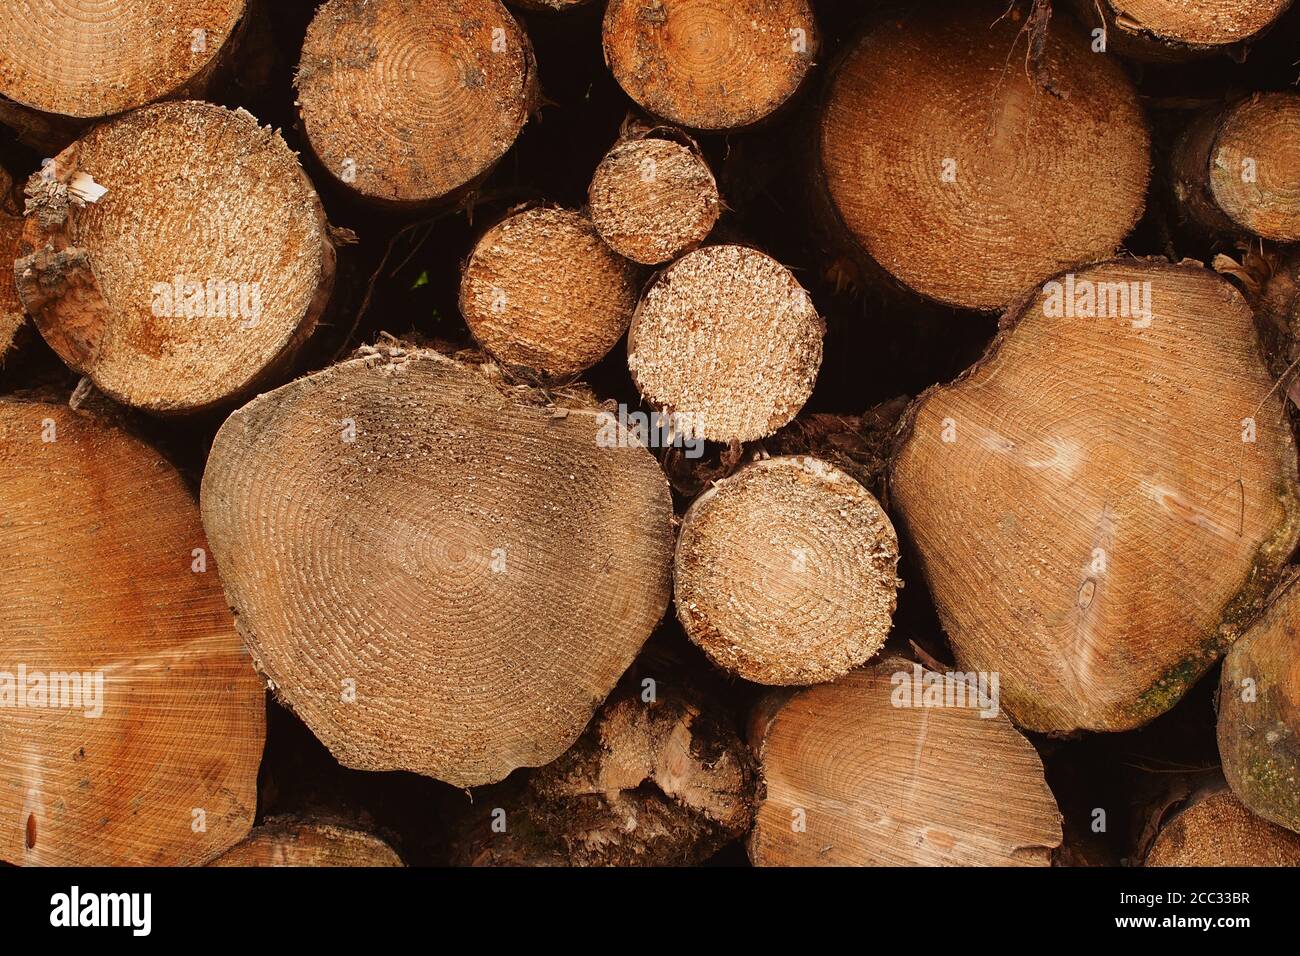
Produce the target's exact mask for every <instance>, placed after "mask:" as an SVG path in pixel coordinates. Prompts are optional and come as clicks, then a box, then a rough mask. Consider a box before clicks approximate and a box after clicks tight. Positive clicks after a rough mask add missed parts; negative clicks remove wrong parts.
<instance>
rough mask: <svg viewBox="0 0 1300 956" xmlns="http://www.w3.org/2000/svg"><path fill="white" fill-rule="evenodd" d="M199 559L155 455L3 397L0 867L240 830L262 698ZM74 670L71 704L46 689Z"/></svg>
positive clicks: (216, 847)
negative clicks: (98, 688)
mask: <svg viewBox="0 0 1300 956" xmlns="http://www.w3.org/2000/svg"><path fill="white" fill-rule="evenodd" d="M45 439H52V440H48V441H47V440H45ZM206 549H207V544H206V542H205V541H204V537H203V528H202V527H201V525H200V524H199V514H198V508H197V507H196V505H195V503H194V499H193V497H192V495H191V494H190V492H189V490H188V489H187V488H186V487H185V484H184V482H183V481H182V479H181V477H180V475H179V474H178V473H177V472H176V470H175V469H174V468H172V467H171V465H169V464H168V463H167V462H166V461H164V460H163V459H162V457H160V456H159V455H158V453H157V452H155V451H153V450H152V449H151V448H149V447H148V446H146V445H144V444H142V443H141V442H139V441H137V440H136V439H135V438H132V437H130V436H129V435H127V434H126V433H125V432H123V431H121V430H119V429H118V428H117V427H115V426H113V425H109V424H107V423H106V422H105V421H103V420H101V419H99V418H96V417H93V416H90V415H87V414H85V413H82V412H77V411H73V410H72V409H70V408H68V407H67V406H66V405H56V404H49V403H44V402H19V401H13V400H6V401H0V671H2V672H4V675H5V676H4V677H3V678H0V701H3V703H4V706H2V707H0V820H3V821H4V822H3V826H0V859H3V860H4V861H6V862H9V863H17V864H40V865H62V866H113V865H126V864H147V865H156V866H172V865H186V864H195V863H200V862H202V861H203V860H205V859H208V858H209V857H211V856H212V855H213V854H214V853H219V852H221V851H222V850H224V849H226V848H227V847H229V846H231V845H232V844H233V843H235V842H236V841H238V840H240V839H241V838H243V837H244V836H245V835H246V834H247V833H248V831H249V828H250V827H251V826H252V825H253V814H254V811H255V810H256V806H257V769H258V763H259V762H260V761H261V758H262V742H263V737H264V734H265V714H264V711H265V706H266V703H265V694H264V693H263V689H262V684H261V682H260V681H259V680H258V677H257V674H256V673H255V672H254V670H253V668H252V666H251V664H250V663H249V660H248V655H247V653H246V652H245V650H244V649H243V648H242V647H241V646H240V641H239V636H238V635H237V634H236V632H235V627H234V622H233V621H232V620H231V617H230V612H229V610H228V609H227V608H226V604H225V601H224V599H223V597H222V594H221V584H220V582H219V580H218V578H217V569H216V567H215V565H214V564H213V562H212V558H211V556H210V555H207V554H206ZM196 561H204V562H206V563H205V564H204V565H203V570H199V571H196V570H195V568H196V564H195V562H196ZM20 668H25V672H24V671H20ZM74 672H75V673H78V674H82V675H84V676H83V678H82V682H81V683H82V687H83V695H82V697H81V700H80V704H81V706H80V707H79V708H78V707H76V706H75V705H76V704H77V700H76V698H75V697H74V696H72V695H71V694H63V693H61V692H60V693H54V694H51V693H50V691H51V690H52V689H53V688H54V687H55V681H56V679H57V675H60V674H70V673H74ZM24 674H25V680H24V679H23V677H24ZM94 674H102V694H100V693H95V694H94V695H93V696H94V698H95V700H93V701H92V700H91V699H90V697H87V696H86V694H85V692H86V691H89V690H90V688H91V687H93V686H95V685H97V679H96V678H94V677H93V675H94ZM37 675H40V678H41V681H40V686H42V687H44V688H45V691H44V692H38V690H37V686H38V685H37V680H38V678H37ZM59 683H60V686H62V687H63V688H65V689H67V688H68V687H69V685H68V684H67V683H65V682H62V681H60V682H59ZM19 695H23V696H22V697H21V698H20V697H19ZM56 697H57V698H58V699H57V700H56V699H55V698H56ZM96 711H98V716H92V715H94V714H95V713H96Z"/></svg>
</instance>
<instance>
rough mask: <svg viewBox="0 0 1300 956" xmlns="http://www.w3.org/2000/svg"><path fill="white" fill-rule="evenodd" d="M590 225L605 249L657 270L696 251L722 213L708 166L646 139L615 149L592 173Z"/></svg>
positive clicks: (675, 145)
mask: <svg viewBox="0 0 1300 956" xmlns="http://www.w3.org/2000/svg"><path fill="white" fill-rule="evenodd" d="M588 197H589V201H590V204H591V219H592V222H594V223H595V224H596V228H597V230H599V231H600V235H601V238H603V239H604V240H605V241H606V242H607V243H609V247H610V248H611V249H613V250H614V251H615V252H617V253H618V254H619V255H622V256H626V257H627V258H629V259H631V260H633V261H634V262H640V263H644V264H646V265H657V264H659V263H662V262H668V261H669V260H670V259H675V258H677V257H678V256H679V255H681V254H682V253H683V252H687V251H689V250H691V249H694V248H695V247H696V246H698V245H699V244H700V243H701V242H703V241H704V239H705V237H706V236H708V234H709V231H710V230H711V229H712V228H713V224H714V223H715V222H717V221H718V215H719V213H721V212H722V202H721V200H720V198H719V196H718V184H717V183H716V182H715V181H714V179H713V173H712V172H711V171H710V169H709V164H708V163H707V162H705V160H704V157H703V156H701V155H700V154H699V152H698V151H697V150H694V149H692V148H691V147H690V146H689V145H688V144H687V143H685V142H677V141H675V140H673V139H666V138H661V137H659V136H653V135H651V136H645V137H642V138H639V139H629V140H626V141H623V142H620V143H618V144H617V145H616V146H615V147H614V148H613V149H611V150H610V151H609V152H608V153H606V154H605V158H604V159H602V160H601V161H600V165H599V166H597V167H596V174H595V175H594V176H593V177H592V180H591V188H590V190H589V191H588Z"/></svg>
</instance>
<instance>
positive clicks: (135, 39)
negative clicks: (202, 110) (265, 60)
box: [0, 0, 246, 119]
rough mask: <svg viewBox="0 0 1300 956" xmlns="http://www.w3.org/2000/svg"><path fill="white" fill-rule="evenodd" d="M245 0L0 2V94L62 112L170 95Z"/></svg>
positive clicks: (223, 35) (113, 108)
mask: <svg viewBox="0 0 1300 956" xmlns="http://www.w3.org/2000/svg"><path fill="white" fill-rule="evenodd" d="M245 6H246V0H199V2H194V3H186V4H183V5H182V4H177V3H174V2H172V0H133V2H122V0H114V2H109V3H98V4H93V5H88V4H77V3H50V2H42V3H37V4H30V3H27V4H18V3H7V4H2V5H0V97H4V98H6V99H9V100H12V101H13V102H15V103H18V104H21V105H23V106H26V107H28V108H30V109H34V110H39V111H40V112H42V113H49V114H53V115H54V116H58V117H72V118H80V119H91V118H96V117H101V116H110V115H112V114H114V113H121V112H123V111H125V110H129V109H133V108H135V107H137V106H142V105H144V104H145V103H151V102H153V101H154V100H158V99H162V98H164V97H166V96H169V95H172V94H174V93H176V92H178V91H180V90H182V89H183V88H186V87H187V85H188V84H190V83H191V82H193V81H194V80H195V78H196V77H198V76H200V75H201V74H202V73H204V72H205V71H206V70H207V69H209V68H210V66H211V65H212V63H213V62H214V61H215V59H216V58H217V57H218V55H219V54H220V53H221V52H222V50H223V48H224V47H225V45H226V41H227V40H229V39H230V37H231V35H232V34H233V33H234V32H235V28H236V26H237V25H238V24H239V21H240V20H241V18H242V17H243V16H244V8H245Z"/></svg>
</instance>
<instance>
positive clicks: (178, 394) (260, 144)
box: [13, 101, 335, 414]
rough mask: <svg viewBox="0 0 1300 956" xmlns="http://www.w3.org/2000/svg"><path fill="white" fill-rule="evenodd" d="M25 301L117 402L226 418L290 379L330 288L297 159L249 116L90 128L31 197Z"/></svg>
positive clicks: (325, 244) (148, 115)
mask: <svg viewBox="0 0 1300 956" xmlns="http://www.w3.org/2000/svg"><path fill="white" fill-rule="evenodd" d="M27 195H28V209H27V224H26V228H25V234H24V241H23V250H24V252H25V253H26V254H25V255H24V256H23V257H22V258H20V259H19V260H18V261H17V262H16V263H15V264H14V267H13V268H14V273H15V276H16V279H17V283H18V292H19V295H20V297H21V300H22V303H23V305H24V307H25V308H26V310H27V312H28V313H29V314H30V315H31V316H32V318H33V320H34V322H35V324H36V327H37V329H39V331H40V333H41V334H42V335H43V336H44V337H45V340H46V341H47V342H48V343H49V344H50V347H51V348H53V349H54V351H55V352H57V353H58V355H59V357H60V358H62V359H63V361H64V362H66V363H67V364H68V366H69V367H70V368H72V369H73V370H74V371H76V372H78V373H80V374H82V375H85V376H87V377H89V378H90V379H91V380H92V381H93V382H94V383H95V385H96V387H97V388H99V389H100V390H101V391H103V392H104V393H105V394H107V395H109V396H110V397H111V398H113V399H114V400H116V401H119V402H122V403H123V404H126V405H131V406H134V407H137V408H141V409H144V410H146V411H150V412H155V413H160V414H175V413H186V412H195V411H200V410H205V409H209V408H212V407H214V406H220V405H223V404H226V403H229V402H231V401H233V400H235V399H237V398H239V397H241V396H244V395H246V394H248V393H249V392H251V391H252V390H254V389H255V388H257V387H259V386H261V385H263V384H266V383H267V382H268V381H269V380H270V379H272V378H274V377H275V376H276V375H278V374H282V373H284V372H286V371H287V370H288V366H289V363H290V362H291V360H292V358H293V356H294V355H295V353H296V352H297V350H298V348H299V347H300V346H301V345H302V343H303V342H305V341H306V339H307V338H308V337H309V336H310V335H311V333H312V332H313V331H314V330H315V328H316V325H317V321H318V319H319V317H320V315H321V313H322V311H323V310H324V308H325V305H326V302H327V301H328V299H329V294H330V290H331V288H332V287H333V281H334V263H335V255H334V247H333V245H332V244H331V241H330V236H329V231H328V225H327V223H326V222H325V215H324V212H323V210H322V208H321V204H320V201H319V200H318V198H317V196H316V192H315V190H314V189H313V188H312V186H311V183H310V182H309V181H308V179H307V177H306V176H305V175H304V174H303V172H302V169H301V167H300V166H299V164H298V158H297V156H295V155H294V153H293V152H291V151H290V150H289V148H288V146H286V145H285V143H284V140H283V139H281V138H280V136H279V134H277V133H274V132H272V131H271V130H270V128H263V127H260V126H258V124H257V120H255V119H254V118H253V117H252V116H250V115H249V114H248V113H246V112H244V111H242V110H236V111H231V110H227V109H223V108H222V107H219V106H213V105H212V104H209V103H198V102H190V101H186V102H169V103H161V104H157V105H154V106H148V107H145V108H143V109H140V110H136V111H135V112H132V113H130V114H128V115H127V116H124V117H121V118H119V119H116V120H113V121H111V122H109V123H106V124H104V125H101V126H98V127H96V128H95V129H94V130H92V131H91V132H90V133H88V134H87V135H86V136H85V137H84V138H83V139H81V140H79V141H78V142H76V143H74V144H73V145H72V146H70V147H68V149H66V150H65V151H64V152H62V153H60V154H59V155H58V156H57V157H55V159H54V162H53V165H52V166H51V167H48V168H47V170H46V171H45V172H44V173H38V174H36V175H34V176H33V177H32V179H31V181H30V182H29V184H28V187H27Z"/></svg>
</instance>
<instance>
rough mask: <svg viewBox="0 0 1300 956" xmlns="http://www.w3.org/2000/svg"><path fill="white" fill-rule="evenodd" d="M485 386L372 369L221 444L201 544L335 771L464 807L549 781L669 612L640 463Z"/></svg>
mask: <svg viewBox="0 0 1300 956" xmlns="http://www.w3.org/2000/svg"><path fill="white" fill-rule="evenodd" d="M489 372H490V369H480V368H473V367H469V366H466V365H462V364H460V363H458V362H456V361H453V360H451V359H448V358H445V357H444V356H442V355H439V354H438V353H436V352H430V351H422V350H416V351H406V350H404V349H402V348H400V347H398V346H391V347H385V348H383V349H367V350H364V354H362V355H361V356H360V357H358V358H354V359H352V360H349V361H346V362H343V363H341V364H339V365H336V366H334V367H332V368H329V369H326V370H325V371H323V372H319V373H317V374H315V375H311V376H309V377H307V378H303V379H299V380H298V381H296V382H293V383H291V384H289V385H286V386H284V387H282V388H279V389H277V390H275V391H273V392H270V393H267V394H265V395H262V396H259V397H258V398H257V399H255V400H254V401H252V402H251V403H249V404H248V405H246V406H245V407H244V408H242V409H240V410H239V411H237V412H235V413H234V414H233V415H232V416H231V417H230V418H229V419H228V420H227V421H226V423H225V424H224V425H223V426H222V428H221V430H220V431H219V432H218V433H217V437H216V441H215V442H214V444H213V447H212V452H211V455H210V456H209V458H208V465H207V470H206V472H205V473H204V476H203V493H202V508H203V520H204V524H205V526H206V527H207V529H208V534H209V537H210V538H211V541H212V547H213V551H214V553H215V554H216V555H217V559H218V561H219V562H220V563H221V565H222V579H223V581H224V583H225V586H226V593H227V596H228V598H229V600H230V604H231V606H232V607H233V608H235V610H236V612H237V615H238V616H237V619H236V622H237V625H238V626H239V628H240V630H241V633H243V634H244V636H245V638H246V640H247V641H248V643H249V646H250V648H251V649H252V652H253V655H254V659H255V662H256V663H257V665H258V667H259V669H260V670H261V671H262V672H263V673H264V674H266V676H267V677H268V678H269V680H270V682H271V684H272V686H273V687H274V689H275V691H276V693H277V695H278V696H279V698H280V700H282V701H283V702H284V703H285V704H286V705H287V706H289V707H290V708H292V709H293V710H294V712H295V713H297V714H298V716H299V717H300V718H302V720H303V721H304V722H305V723H306V724H307V726H308V727H309V728H311V730H312V731H313V732H314V733H315V734H316V736H317V737H319V738H320V739H321V741H322V742H323V743H324V744H325V745H326V746H327V747H329V749H330V750H331V752H332V753H333V754H334V755H335V757H336V758H338V760H339V761H340V762H341V763H343V764H344V765H345V766H349V767H354V768H357V769H364V770H391V769H406V770H414V771H416V772H419V773H423V774H426V775H428V776H431V777H436V778H438V779H440V780H445V781H446V782H448V783H451V784H454V785H457V786H476V785H479V784H483V783H489V782H492V781H496V780H500V779H502V778H503V777H505V776H506V775H507V774H508V773H510V771H512V770H514V769H515V768H517V767H522V766H538V765H540V764H544V763H547V762H549V761H551V760H554V759H555V758H556V757H558V756H559V755H560V754H561V753H563V752H564V751H565V750H566V749H567V748H568V747H569V746H570V745H571V744H572V743H573V741H574V740H575V739H576V738H577V737H578V735H579V734H580V733H581V732H582V729H583V727H584V726H585V725H586V723H587V721H588V720H589V719H590V717H591V714H592V712H593V711H594V710H595V709H596V707H598V706H599V704H600V702H601V701H602V700H603V699H604V698H605V696H606V695H607V694H608V693H609V691H610V690H611V689H612V688H613V686H614V685H615V683H616V682H617V680H618V677H619V675H620V674H622V673H623V671H624V670H626V669H627V666H628V665H629V664H630V663H631V661H632V658H633V657H634V656H635V655H636V652H637V650H638V649H639V648H640V646H641V644H642V643H643V642H644V641H645V639H646V637H647V636H648V635H649V634H650V631H651V630H652V628H653V627H654V625H655V624H656V623H657V622H658V621H659V619H660V617H661V616H662V615H663V613H664V610H665V608H666V607H667V603H668V589H669V582H668V577H669V563H670V561H671V553H672V525H671V521H672V506H671V501H670V496H669V491H668V482H667V480H666V479H665V478H664V475H663V472H662V471H661V470H660V469H659V467H658V465H657V463H656V462H655V460H654V458H653V456H651V455H650V454H649V453H648V452H647V451H645V449H644V448H643V447H641V446H640V445H637V444H629V445H623V446H618V447H609V445H610V443H608V442H604V441H602V436H601V434H600V430H601V428H602V423H603V418H602V416H601V415H600V414H598V412H597V411H596V409H595V408H594V407H592V406H591V405H589V404H588V402H587V401H586V400H585V399H582V398H580V397H575V398H573V399H572V401H571V402H570V403H568V404H566V405H563V406H551V407H548V406H544V405H542V404H540V400H539V399H537V398H536V397H535V395H534V393H533V392H532V390H530V389H527V388H523V387H517V388H512V387H508V386H506V385H505V384H503V383H502V382H500V381H498V380H494V379H492V378H490V377H489ZM555 397H556V399H557V400H559V399H561V398H563V396H558V395H557V396H555ZM539 594H541V595H545V600H544V601H542V602H539V600H538V595H539Z"/></svg>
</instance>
